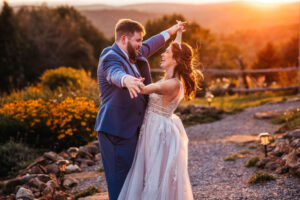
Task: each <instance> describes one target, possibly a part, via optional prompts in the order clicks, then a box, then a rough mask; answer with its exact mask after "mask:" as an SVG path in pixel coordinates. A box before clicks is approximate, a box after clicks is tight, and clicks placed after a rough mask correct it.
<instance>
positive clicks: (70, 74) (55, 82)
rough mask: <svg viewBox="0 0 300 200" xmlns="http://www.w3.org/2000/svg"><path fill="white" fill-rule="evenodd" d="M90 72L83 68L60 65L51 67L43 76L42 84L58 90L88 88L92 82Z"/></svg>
mask: <svg viewBox="0 0 300 200" xmlns="http://www.w3.org/2000/svg"><path fill="white" fill-rule="evenodd" d="M89 77H90V76H89V74H88V73H86V72H85V71H84V70H83V69H82V70H78V69H73V68H71V67H59V68H57V69H49V70H46V71H45V72H44V74H43V75H42V76H41V78H40V79H41V86H42V87H44V88H50V89H51V90H56V89H58V88H59V87H61V88H71V89H73V90H77V89H83V88H87V87H88V86H89V83H90V81H91V80H90V78H89Z"/></svg>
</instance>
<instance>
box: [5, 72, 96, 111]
mask: <svg viewBox="0 0 300 200" xmlns="http://www.w3.org/2000/svg"><path fill="white" fill-rule="evenodd" d="M40 79H41V82H40V83H38V84H36V85H34V86H29V87H26V88H24V89H23V90H20V91H14V92H12V93H11V94H10V95H9V96H2V97H1V98H0V106H2V105H4V104H7V103H12V102H15V101H17V100H24V101H25V100H30V99H35V100H37V99H42V100H44V101H49V100H50V99H56V100H57V101H62V100H64V99H65V98H67V97H74V98H75V97H87V99H89V100H93V101H94V102H95V103H96V105H97V106H99V104H100V101H99V89H98V85H97V82H96V81H95V80H93V79H92V78H91V74H90V73H87V72H85V71H84V70H80V69H73V68H71V67H59V68H57V69H51V70H46V71H45V73H44V74H43V75H42V76H41V77H40Z"/></svg>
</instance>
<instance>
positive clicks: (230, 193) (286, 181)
mask: <svg viewBox="0 0 300 200" xmlns="http://www.w3.org/2000/svg"><path fill="white" fill-rule="evenodd" d="M299 106H300V101H290V102H282V103H276V104H265V105H262V106H257V107H252V108H248V109H246V110H245V111H243V112H241V113H238V114H235V115H227V116H225V117H224V119H222V120H220V121H216V122H214V123H210V124H202V125H196V126H193V127H189V128H187V133H188V136H189V139H190V145H189V174H190V178H191V183H192V186H193V193H194V197H195V199H280V200H282V199H300V180H299V179H297V178H294V177H279V176H276V177H277V180H276V181H272V182H269V183H266V184H260V185H250V184H248V183H247V180H248V178H249V177H250V176H251V175H252V174H253V173H255V172H256V171H257V169H256V168H246V167H244V164H245V162H246V161H247V160H248V158H249V157H251V156H253V155H247V156H246V157H245V158H238V159H237V160H236V161H229V162H228V161H227V162H225V161H224V158H225V157H226V156H228V155H231V154H233V153H238V152H240V151H242V150H246V149H248V147H247V146H245V147H239V145H237V143H231V142H226V137H230V136H231V137H232V136H234V135H244V136H252V138H253V135H254V134H258V133H260V132H270V133H273V132H274V131H275V130H276V129H277V128H278V126H277V125H273V124H271V123H269V121H268V120H258V119H255V118H253V115H254V114H255V113H256V112H262V111H269V110H286V109H292V108H296V107H299ZM222 140H223V141H222Z"/></svg>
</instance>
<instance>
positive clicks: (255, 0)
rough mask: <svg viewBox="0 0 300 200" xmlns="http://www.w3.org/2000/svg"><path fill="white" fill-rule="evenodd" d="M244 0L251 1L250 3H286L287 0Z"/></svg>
mask: <svg viewBox="0 0 300 200" xmlns="http://www.w3.org/2000/svg"><path fill="white" fill-rule="evenodd" d="M244 1H247V2H251V3H260V4H278V3H286V2H287V1H282V0H244ZM290 2H291V1H290Z"/></svg>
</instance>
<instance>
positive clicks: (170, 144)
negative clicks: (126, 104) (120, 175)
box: [118, 111, 193, 200]
mask: <svg viewBox="0 0 300 200" xmlns="http://www.w3.org/2000/svg"><path fill="white" fill-rule="evenodd" d="M187 159H188V138H187V135H186V132H185V129H184V127H183V124H182V122H181V120H180V118H179V117H178V116H176V115H175V114H173V115H172V116H171V117H164V116H162V115H159V114H156V113H154V112H151V111H148V112H147V113H146V115H145V119H144V122H143V125H142V127H141V132H140V136H139V140H138V144H137V148H136V153H135V157H134V161H133V164H132V167H131V169H130V171H129V173H128V175H127V177H126V180H125V183H124V185H123V188H122V190H121V193H120V195H119V198H118V199H119V200H125V199H128V200H190V199H193V194H192V188H191V184H190V179H189V175H188V168H187V165H188V163H187Z"/></svg>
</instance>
